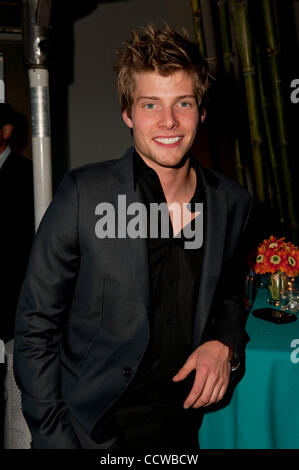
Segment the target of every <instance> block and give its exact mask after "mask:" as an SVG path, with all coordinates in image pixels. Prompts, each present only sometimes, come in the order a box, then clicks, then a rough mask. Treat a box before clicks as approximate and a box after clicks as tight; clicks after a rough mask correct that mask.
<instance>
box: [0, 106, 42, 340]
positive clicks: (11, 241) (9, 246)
mask: <svg viewBox="0 0 299 470" xmlns="http://www.w3.org/2000/svg"><path fill="white" fill-rule="evenodd" d="M14 120H15V113H14V111H13V109H12V107H11V106H10V104H9V103H8V102H6V103H0V218H1V230H0V250H1V251H0V260H1V262H0V293H1V296H0V298H1V304H0V309H1V313H0V321H1V324H0V338H1V339H2V340H4V342H6V341H8V340H10V339H12V338H13V336H14V323H15V311H16V305H17V301H18V297H19V293H20V289H21V284H22V282H23V279H24V275H25V270H26V266H27V263H28V258H29V254H30V249H31V245H32V241H33V238H34V206H33V175H32V162H31V161H30V160H29V159H27V158H25V157H23V156H21V155H18V154H17V153H16V152H14V150H13V145H11V144H10V143H11V140H12V137H13V131H14Z"/></svg>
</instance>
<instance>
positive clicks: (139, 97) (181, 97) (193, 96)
mask: <svg viewBox="0 0 299 470" xmlns="http://www.w3.org/2000/svg"><path fill="white" fill-rule="evenodd" d="M185 98H195V99H196V96H195V95H180V96H176V97H175V99H176V100H182V99H185ZM160 99H161V98H159V97H158V96H138V98H137V101H139V100H153V101H159V100H160Z"/></svg>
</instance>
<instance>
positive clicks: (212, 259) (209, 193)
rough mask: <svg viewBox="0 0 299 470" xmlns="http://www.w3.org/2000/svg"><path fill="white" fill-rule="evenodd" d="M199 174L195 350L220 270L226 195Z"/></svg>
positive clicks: (213, 179)
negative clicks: (201, 196) (199, 257)
mask: <svg viewBox="0 0 299 470" xmlns="http://www.w3.org/2000/svg"><path fill="white" fill-rule="evenodd" d="M200 171H201V176H202V182H203V186H204V189H205V194H206V204H205V205H204V208H203V211H204V212H205V211H206V212H205V214H204V238H203V247H204V254H203V262H202V271H201V279H200V288H199V294H198V299H197V306H196V312H195V325H194V336H193V343H194V346H195V347H197V346H198V344H199V342H200V338H201V335H202V333H203V331H204V327H205V325H206V321H207V318H208V315H209V312H210V308H211V304H212V300H213V296H214V294H215V289H216V285H217V280H218V276H219V274H220V271H221V266H222V259H223V250H224V242H225V233H226V224H227V209H228V201H227V194H226V193H225V192H224V191H222V190H221V189H219V188H218V187H217V186H218V183H219V180H218V178H217V177H216V176H214V175H213V174H212V173H207V172H206V171H205V170H204V169H203V168H200ZM205 206H206V207H205Z"/></svg>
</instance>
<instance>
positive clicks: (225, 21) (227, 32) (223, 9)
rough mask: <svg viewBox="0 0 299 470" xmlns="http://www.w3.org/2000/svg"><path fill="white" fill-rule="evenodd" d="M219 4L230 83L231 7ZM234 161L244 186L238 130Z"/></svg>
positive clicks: (226, 70)
mask: <svg viewBox="0 0 299 470" xmlns="http://www.w3.org/2000/svg"><path fill="white" fill-rule="evenodd" d="M217 6H218V13H219V24H220V34H221V43H222V53H223V66H224V74H225V75H226V77H227V78H228V80H229V81H230V83H233V82H235V77H234V68H233V61H232V57H233V50H232V40H231V28H230V18H229V7H228V3H227V0H217ZM234 88H235V87H234ZM233 127H234V129H237V128H238V125H237V123H236V122H234V126H233ZM234 161H235V170H236V175H237V180H238V182H239V183H240V184H241V185H242V186H245V181H246V178H245V168H244V165H243V163H242V156H241V153H240V142H239V137H238V132H237V131H236V135H235V144H234Z"/></svg>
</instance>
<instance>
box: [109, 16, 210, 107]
mask: <svg viewBox="0 0 299 470" xmlns="http://www.w3.org/2000/svg"><path fill="white" fill-rule="evenodd" d="M180 69H181V70H182V69H183V70H185V71H186V72H188V73H190V74H193V76H194V78H195V91H196V97H197V101H198V105H200V106H203V107H205V98H206V94H207V90H208V88H209V85H210V74H209V72H208V66H207V62H206V61H205V59H204V58H203V57H202V56H201V54H200V52H199V50H198V46H197V45H196V44H195V43H193V42H192V41H190V40H189V38H188V35H187V33H186V31H183V32H182V34H179V33H177V32H176V31H174V30H173V29H171V28H170V27H169V26H168V25H165V27H164V29H163V30H161V31H160V30H157V29H156V27H155V26H154V25H152V24H150V25H147V26H144V27H142V28H140V31H135V30H133V31H132V39H131V40H130V41H127V42H125V43H124V48H123V49H120V50H118V51H117V59H116V62H115V64H114V70H115V71H116V72H117V88H118V94H119V99H120V105H121V110H122V111H127V113H128V115H130V113H131V107H132V104H133V93H134V87H135V83H134V77H133V74H134V73H136V72H142V71H157V72H159V73H160V74H162V75H170V74H171V73H173V72H175V71H177V70H180Z"/></svg>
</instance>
